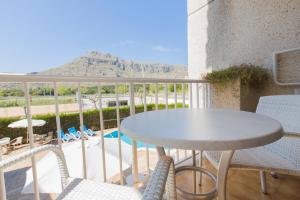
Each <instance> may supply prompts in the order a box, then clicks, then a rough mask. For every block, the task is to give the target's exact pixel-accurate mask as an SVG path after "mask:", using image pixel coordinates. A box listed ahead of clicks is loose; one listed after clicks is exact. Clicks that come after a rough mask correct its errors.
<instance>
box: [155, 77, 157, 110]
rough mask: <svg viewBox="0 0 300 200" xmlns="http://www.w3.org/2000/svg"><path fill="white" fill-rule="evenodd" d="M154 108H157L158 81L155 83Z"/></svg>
mask: <svg viewBox="0 0 300 200" xmlns="http://www.w3.org/2000/svg"><path fill="white" fill-rule="evenodd" d="M155 110H158V83H155Z"/></svg>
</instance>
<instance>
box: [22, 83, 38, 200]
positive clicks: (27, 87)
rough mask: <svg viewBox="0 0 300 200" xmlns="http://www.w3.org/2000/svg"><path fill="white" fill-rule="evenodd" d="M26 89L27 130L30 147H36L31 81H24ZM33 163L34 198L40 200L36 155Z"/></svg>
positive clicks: (32, 160)
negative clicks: (30, 89) (31, 103)
mask: <svg viewBox="0 0 300 200" xmlns="http://www.w3.org/2000/svg"><path fill="white" fill-rule="evenodd" d="M24 89H25V91H24V92H25V101H26V115H27V121H28V128H27V131H28V134H29V143H30V148H33V147H34V137H33V128H32V116H31V106H30V94H29V83H24ZM31 163H32V174H33V187H34V198H35V200H39V199H40V192H39V184H38V178H37V170H36V160H35V156H32V157H31Z"/></svg>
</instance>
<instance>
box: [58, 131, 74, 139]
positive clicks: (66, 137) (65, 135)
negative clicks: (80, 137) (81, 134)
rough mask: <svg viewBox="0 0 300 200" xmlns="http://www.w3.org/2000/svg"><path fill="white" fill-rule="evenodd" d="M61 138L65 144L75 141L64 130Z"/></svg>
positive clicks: (61, 132)
mask: <svg viewBox="0 0 300 200" xmlns="http://www.w3.org/2000/svg"><path fill="white" fill-rule="evenodd" d="M59 136H60V139H61V140H62V141H63V142H70V141H72V140H73V138H72V137H71V136H70V135H69V134H66V133H64V131H63V130H61V131H60V134H59Z"/></svg>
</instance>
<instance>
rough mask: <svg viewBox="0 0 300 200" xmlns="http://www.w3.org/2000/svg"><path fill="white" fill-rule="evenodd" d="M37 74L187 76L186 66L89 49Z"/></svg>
mask: <svg viewBox="0 0 300 200" xmlns="http://www.w3.org/2000/svg"><path fill="white" fill-rule="evenodd" d="M37 74H41V75H69V76H101V77H139V78H140V77H148V78H150V77H152V78H184V77H185V76H187V66H185V65H174V64H161V63H152V62H137V61H133V60H123V59H121V58H119V57H117V56H114V55H111V54H110V53H101V52H97V51H91V52H88V53H87V54H86V55H84V56H81V57H79V58H76V59H74V60H73V61H71V62H69V63H67V64H64V65H62V66H59V67H55V68H50V69H48V70H46V71H42V72H38V73H37Z"/></svg>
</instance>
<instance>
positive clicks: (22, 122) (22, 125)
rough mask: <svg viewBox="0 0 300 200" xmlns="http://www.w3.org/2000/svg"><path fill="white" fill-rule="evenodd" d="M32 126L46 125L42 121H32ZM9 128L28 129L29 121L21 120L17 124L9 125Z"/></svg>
mask: <svg viewBox="0 0 300 200" xmlns="http://www.w3.org/2000/svg"><path fill="white" fill-rule="evenodd" d="M31 122H32V126H44V125H45V124H46V121H45V120H41V119H33V120H31ZM8 127H9V128H27V127H28V120H27V119H21V120H18V121H15V122H12V123H10V124H9V125H8ZM27 142H28V132H27Z"/></svg>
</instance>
